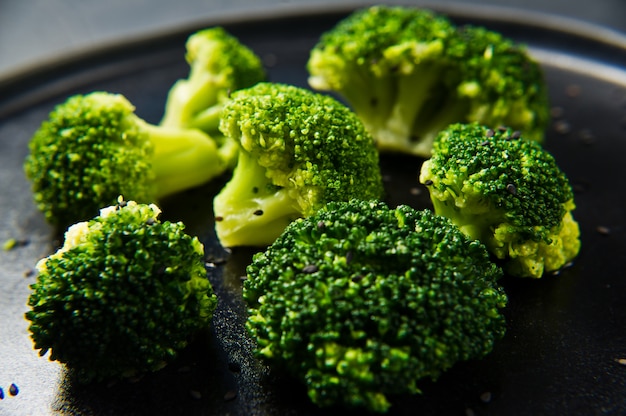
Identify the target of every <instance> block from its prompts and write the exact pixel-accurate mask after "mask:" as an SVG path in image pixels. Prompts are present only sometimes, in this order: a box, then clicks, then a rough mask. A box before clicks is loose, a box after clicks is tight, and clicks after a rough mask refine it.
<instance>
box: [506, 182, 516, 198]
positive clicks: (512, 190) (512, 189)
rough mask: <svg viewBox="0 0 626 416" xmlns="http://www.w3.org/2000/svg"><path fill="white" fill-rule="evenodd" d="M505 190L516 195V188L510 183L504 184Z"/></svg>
mask: <svg viewBox="0 0 626 416" xmlns="http://www.w3.org/2000/svg"><path fill="white" fill-rule="evenodd" d="M506 190H507V192H508V193H510V194H511V195H517V188H516V187H515V185H513V184H512V183H509V184H507V185H506Z"/></svg>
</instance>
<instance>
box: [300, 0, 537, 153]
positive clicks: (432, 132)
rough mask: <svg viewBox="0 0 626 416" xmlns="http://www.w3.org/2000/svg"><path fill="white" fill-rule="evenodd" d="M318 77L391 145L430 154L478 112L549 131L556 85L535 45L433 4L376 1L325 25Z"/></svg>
mask: <svg viewBox="0 0 626 416" xmlns="http://www.w3.org/2000/svg"><path fill="white" fill-rule="evenodd" d="M307 69H308V71H309V85H311V87H312V88H314V89H317V90H321V91H332V92H336V93H338V94H339V95H340V96H342V97H343V98H344V99H345V100H346V102H347V103H348V104H349V105H350V106H351V107H352V108H353V109H354V111H355V112H356V113H357V115H358V116H359V117H360V118H361V119H362V121H363V123H364V124H365V126H366V127H367V129H368V130H369V131H370V132H371V134H372V135H373V137H374V139H375V140H376V142H377V145H378V148H379V149H380V150H381V151H384V152H401V153H408V154H413V155H417V156H422V157H428V156H430V153H431V150H432V141H433V140H434V138H435V137H436V135H437V134H438V132H439V131H440V130H442V129H444V128H445V127H447V126H448V125H449V124H451V123H456V122H471V121H479V122H481V123H484V124H488V125H508V126H511V127H513V128H516V129H519V130H523V131H524V133H525V135H526V137H527V138H529V139H533V140H537V141H541V140H543V134H544V130H545V128H546V126H547V123H548V115H549V105H548V99H547V88H546V85H545V82H544V80H543V74H542V71H541V69H540V67H539V65H538V64H537V63H536V62H535V61H534V60H532V58H531V57H530V56H529V55H528V53H527V52H526V50H525V49H524V48H523V47H522V46H521V45H517V44H515V43H513V42H512V41H511V40H509V39H506V38H504V37H503V36H501V35H500V34H498V33H496V32H492V31H488V30H486V29H484V28H479V27H456V26H454V25H453V24H452V23H451V22H450V21H449V20H448V19H446V18H445V17H443V16H441V15H436V14H434V13H432V12H430V11H428V10H423V9H415V8H405V7H398V6H396V7H388V6H372V7H369V8H366V9H362V10H358V11H356V12H354V13H353V14H352V15H350V16H348V17H347V18H345V19H344V20H342V21H341V22H339V23H338V24H337V25H336V26H335V27H334V28H332V29H331V30H329V31H327V32H326V33H324V34H323V35H322V37H321V39H320V40H319V42H318V44H317V45H316V46H315V47H314V48H313V49H312V51H311V54H310V57H309V61H308V63H307Z"/></svg>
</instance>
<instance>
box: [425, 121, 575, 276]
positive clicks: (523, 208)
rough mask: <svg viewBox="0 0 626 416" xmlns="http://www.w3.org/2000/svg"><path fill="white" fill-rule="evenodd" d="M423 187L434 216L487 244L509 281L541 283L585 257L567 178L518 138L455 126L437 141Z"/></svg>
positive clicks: (535, 146)
mask: <svg viewBox="0 0 626 416" xmlns="http://www.w3.org/2000/svg"><path fill="white" fill-rule="evenodd" d="M419 179H420V182H421V183H423V184H425V185H426V186H427V187H428V190H429V192H430V196H431V200H432V202H433V205H434V209H435V212H436V213H437V214H440V215H444V216H446V217H449V218H450V219H451V220H452V221H453V222H454V223H455V224H457V225H458V226H459V227H460V228H461V230H462V231H463V232H465V233H466V234H467V235H469V236H470V237H472V238H475V239H478V240H480V241H482V242H483V243H484V244H485V245H486V246H487V248H488V249H489V250H490V251H491V252H492V253H493V254H494V255H495V256H496V257H497V258H498V259H501V260H503V261H504V263H505V265H504V266H503V267H504V268H505V271H507V272H508V273H510V274H512V275H515V276H525V277H541V276H542V275H543V273H544V272H547V271H554V270H558V269H559V268H561V267H562V266H563V265H565V264H567V263H568V262H570V261H571V260H572V259H573V258H574V257H575V256H576V255H577V254H578V252H579V250H580V238H579V235H580V231H579V227H578V223H577V222H576V221H575V220H574V218H573V215H572V211H573V210H574V208H575V204H574V195H573V192H572V188H571V185H570V183H569V180H568V178H567V176H566V175H565V173H564V172H563V171H562V170H561V169H559V167H558V165H557V163H556V160H555V159H554V157H553V156H552V155H551V154H550V153H549V152H548V151H547V150H545V149H544V148H543V147H542V146H541V145H540V144H539V143H537V142H535V141H532V140H525V139H524V138H523V136H521V135H520V134H519V132H517V131H513V130H512V129H506V128H499V129H496V130H492V129H489V128H487V127H485V126H483V125H480V124H478V123H471V124H453V125H451V126H449V128H448V129H446V130H444V131H442V132H441V133H440V135H439V136H438V137H437V139H436V140H435V142H434V146H433V155H432V158H430V159H429V160H427V161H425V162H424V164H423V165H422V169H421V173H420V178H419Z"/></svg>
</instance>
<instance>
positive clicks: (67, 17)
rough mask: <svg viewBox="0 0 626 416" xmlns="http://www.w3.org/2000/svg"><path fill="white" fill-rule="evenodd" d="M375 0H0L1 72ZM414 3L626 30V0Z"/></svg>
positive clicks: (610, 29) (623, 32)
mask: <svg viewBox="0 0 626 416" xmlns="http://www.w3.org/2000/svg"><path fill="white" fill-rule="evenodd" d="M371 3H372V2H369V3H368V2H363V1H350V0H334V1H329V0H107V1H101V0H1V1H0V77H2V76H3V75H5V76H6V75H7V74H11V73H14V74H18V73H19V72H21V71H23V70H25V69H27V68H29V67H32V66H37V65H41V64H42V63H45V62H46V61H49V60H53V59H54V58H55V57H58V56H60V55H65V54H69V53H75V52H77V51H82V50H85V49H88V48H92V47H94V46H98V45H102V44H108V43H111V42H119V41H124V40H125V39H129V38H134V37H137V36H141V37H144V36H149V35H150V34H153V33H159V32H162V31H168V30H175V29H177V28H181V27H184V26H185V25H190V24H192V25H197V24H202V23H203V22H205V21H206V22H209V23H210V22H214V21H216V20H218V19H223V18H228V19H231V18H239V17H240V16H261V17H262V16H264V15H271V14H273V13H279V12H289V11H298V10H308V9H311V8H315V9H319V8H324V7H334V6H345V5H365V4H371ZM380 3H390V2H385V1H380ZM404 3H406V2H404ZM413 3H415V4H416V5H425V6H428V5H437V6H442V7H450V6H455V5H457V4H458V5H460V6H468V5H472V4H479V5H481V6H498V7H507V8H521V9H525V10H530V11H536V12H541V13H548V14H550V15H554V16H555V17H558V18H560V19H562V18H564V19H575V20H583V21H586V22H588V23H590V24H593V25H599V26H602V27H603V30H606V31H616V32H621V33H622V34H626V1H624V0H594V1H589V0H481V1H476V0H455V1H450V0H439V1H431V2H423V1H415V2H413Z"/></svg>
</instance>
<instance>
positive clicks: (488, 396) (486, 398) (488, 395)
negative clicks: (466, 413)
mask: <svg viewBox="0 0 626 416" xmlns="http://www.w3.org/2000/svg"><path fill="white" fill-rule="evenodd" d="M480 401H481V402H483V403H489V402H490V401H491V392H490V391H486V392H484V393H483V394H481V395H480Z"/></svg>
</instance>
